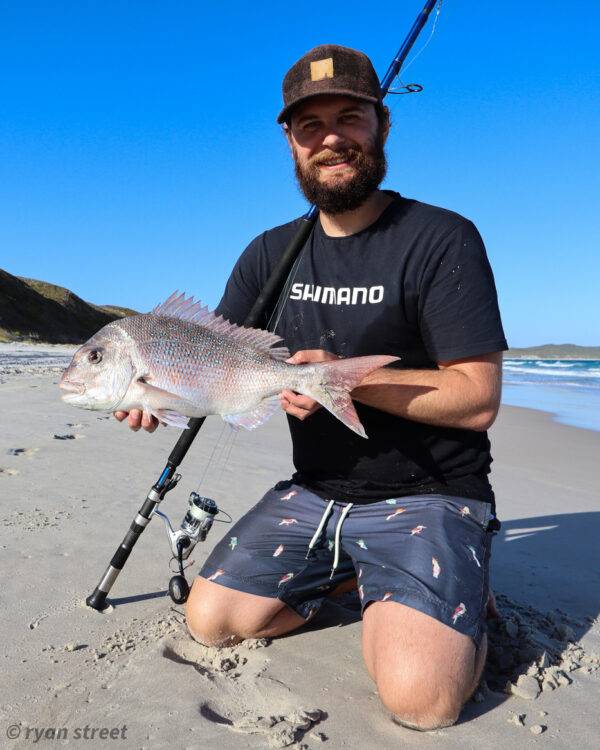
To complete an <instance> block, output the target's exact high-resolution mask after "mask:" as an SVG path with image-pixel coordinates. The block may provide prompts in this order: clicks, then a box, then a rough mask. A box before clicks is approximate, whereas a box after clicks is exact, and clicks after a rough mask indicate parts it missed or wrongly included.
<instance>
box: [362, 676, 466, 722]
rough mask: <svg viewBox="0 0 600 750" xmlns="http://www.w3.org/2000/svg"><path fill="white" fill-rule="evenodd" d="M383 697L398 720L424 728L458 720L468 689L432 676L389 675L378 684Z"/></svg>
mask: <svg viewBox="0 0 600 750" xmlns="http://www.w3.org/2000/svg"><path fill="white" fill-rule="evenodd" d="M377 687H378V690H379V697H380V698H381V702H382V703H383V705H384V706H385V707H386V708H387V709H388V711H390V712H391V714H392V718H393V720H394V721H395V722H397V723H398V724H402V725H403V726H406V727H409V728H410V729H419V730H421V731H426V730H431V729H441V728H443V727H449V726H451V725H452V724H454V723H456V720H457V719H458V716H459V714H460V712H461V709H462V707H463V702H464V690H461V689H459V686H458V685H456V684H454V685H444V684H442V683H436V682H435V681H432V680H429V679H416V678H410V679H409V678H406V677H405V678H402V679H398V678H396V679H392V680H390V679H387V680H385V681H384V682H383V684H378V686H377Z"/></svg>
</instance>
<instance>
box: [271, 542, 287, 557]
mask: <svg viewBox="0 0 600 750" xmlns="http://www.w3.org/2000/svg"><path fill="white" fill-rule="evenodd" d="M284 549H285V547H284V546H283V544H280V545H279V547H277V549H276V550H275V552H273V557H279V555H280V554H281V553H282V552H283V550H284Z"/></svg>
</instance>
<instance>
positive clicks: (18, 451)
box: [6, 448, 39, 458]
mask: <svg viewBox="0 0 600 750" xmlns="http://www.w3.org/2000/svg"><path fill="white" fill-rule="evenodd" d="M38 451H39V448H9V449H8V450H7V451H6V452H7V453H8V455H9V456H27V458H31V456H33V455H34V454H35V453H37V452H38Z"/></svg>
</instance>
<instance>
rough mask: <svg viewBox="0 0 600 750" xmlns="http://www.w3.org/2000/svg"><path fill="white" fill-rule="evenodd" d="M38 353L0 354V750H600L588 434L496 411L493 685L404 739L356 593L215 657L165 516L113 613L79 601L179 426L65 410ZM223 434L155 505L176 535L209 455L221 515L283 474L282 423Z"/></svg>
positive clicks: (594, 439) (217, 425)
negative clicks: (372, 655) (174, 573)
mask: <svg viewBox="0 0 600 750" xmlns="http://www.w3.org/2000/svg"><path fill="white" fill-rule="evenodd" d="M13 349H14V347H13ZM11 351H12V350H11ZM32 352H33V353H34V354H35V358H34V359H35V361H34V362H32V363H31V362H30V363H29V364H25V363H24V362H23V360H22V359H21V360H20V361H19V362H17V363H16V364H15V363H14V362H13V363H11V364H10V365H4V366H3V365H2V356H6V354H7V348H6V347H1V346H0V381H1V382H0V414H1V415H2V417H1V420H2V422H1V423H2V430H1V431H0V560H1V561H2V570H3V572H4V575H3V585H2V587H1V588H0V612H1V614H0V617H1V620H2V634H3V639H2V646H1V649H2V675H3V679H2V683H1V684H2V687H1V688H0V719H1V722H0V736H2V737H4V736H5V734H6V733H7V732H9V731H10V732H12V733H20V737H19V738H17V739H7V740H6V742H3V743H2V746H3V747H10V748H20V747H29V746H31V745H32V744H37V743H38V742H39V743H40V744H42V743H44V742H46V743H48V742H52V743H53V745H52V746H54V745H58V746H70V747H72V746H79V745H78V743H80V742H81V741H82V739H86V738H87V741H88V743H89V744H88V745H86V746H89V747H97V746H98V747H104V746H106V745H108V744H110V745H111V746H115V745H116V746H119V747H128V748H129V747H132V748H143V747H144V748H189V749H191V748H198V749H199V748H206V747H213V748H216V749H217V750H218V749H219V748H220V749H225V748H227V749H229V748H232V749H233V750H237V748H269V747H296V748H300V747H305V748H317V747H331V748H356V749H357V750H358V749H359V748H360V749H361V750H362V749H363V748H378V749H379V748H382V749H384V750H385V749H386V748H390V750H391V748H397V747H399V746H406V747H432V746H433V745H434V743H443V746H444V747H445V748H451V749H454V748H480V747H486V748H506V747H511V748H521V747H529V746H531V747H533V746H536V745H539V746H543V747H548V748H559V747H560V748H563V747H564V748H567V747H569V748H570V747H578V748H596V747H597V746H598V719H597V706H598V700H599V697H600V669H599V666H600V658H599V655H600V623H599V620H598V614H599V610H598V603H599V602H600V573H599V566H598V559H599V555H598V538H599V537H600V509H599V500H600V491H599V489H598V488H599V487H600V483H599V482H598V477H597V464H598V456H599V455H600V433H595V432H591V431H586V430H580V429H576V428H571V427H566V426H563V425H559V424H557V423H555V422H554V421H553V420H552V418H551V416H550V415H548V414H544V413H541V412H536V411H532V410H527V409H519V408H510V407H504V408H503V409H502V411H501V415H500V417H499V419H498V421H497V422H496V424H495V425H494V427H493V429H492V440H493V444H494V457H495V462H494V472H493V479H494V483H495V488H496V495H497V503H498V511H499V516H500V518H501V519H502V521H503V528H502V531H501V532H500V534H499V535H498V537H497V539H496V544H495V547H494V552H493V565H492V581H493V586H494V589H495V591H496V594H497V598H498V606H499V608H500V610H501V612H502V614H503V620H502V622H501V623H494V624H493V625H492V630H491V632H490V641H491V646H490V657H489V660H488V665H487V669H486V675H485V681H484V682H483V683H482V685H481V687H480V689H479V690H478V691H477V693H476V694H475V696H474V697H473V699H472V700H471V701H470V702H469V703H468V704H467V706H466V707H465V709H464V711H463V713H462V715H461V718H460V720H459V722H458V724H457V725H455V726H453V727H450V728H448V729H444V730H440V731H436V732H427V733H417V732H412V731H410V730H408V729H404V728H402V727H399V726H397V725H395V724H393V723H392V722H391V721H390V719H389V716H388V715H387V713H386V711H385V710H384V709H383V708H382V707H381V705H380V703H379V701H378V698H377V695H376V692H375V690H374V686H373V684H372V683H371V680H370V678H369V677H368V675H367V673H366V670H365V668H364V666H363V663H362V659H361V654H360V628H361V626H360V619H359V617H358V612H359V607H358V602H357V599H356V596H355V595H354V594H349V595H345V596H344V597H341V598H340V599H338V600H337V601H335V602H333V603H331V604H328V605H326V606H325V607H324V608H323V610H322V611H321V613H319V615H318V616H317V617H316V618H315V619H314V620H313V621H312V622H311V624H310V626H308V627H307V628H305V629H304V630H302V631H300V632H298V633H297V634H295V635H293V636H290V637H287V638H282V639H278V640H275V641H273V642H271V643H269V642H268V641H251V642H247V643H244V644H241V645H240V646H237V647H235V648H231V649H223V650H220V651H218V650H216V649H211V648H205V647H203V646H200V645H199V644H197V643H194V642H193V641H192V640H191V639H190V638H189V636H188V635H187V631H186V629H185V624H184V617H183V608H182V607H181V606H177V605H174V604H173V603H172V602H171V600H170V599H169V598H168V596H167V593H166V588H167V584H168V580H169V577H170V571H169V558H170V553H169V548H168V545H167V539H166V535H165V530H164V526H163V524H162V522H161V521H160V519H155V520H153V522H152V523H151V524H150V526H149V527H148V529H147V530H146V532H145V533H144V534H143V536H142V538H141V540H140V542H139V543H138V545H137V546H136V548H135V551H134V552H133V554H132V556H131V558H130V560H129V562H128V564H127V566H126V568H125V570H124V572H123V574H122V575H121V577H120V578H119V580H118V581H117V583H116V585H115V587H114V589H113V592H112V606H111V607H110V608H109V610H108V611H106V612H105V613H103V614H99V613H97V612H95V611H93V610H90V609H88V608H87V607H86V606H85V604H84V598H85V596H86V595H87V594H89V593H91V591H92V590H93V588H94V586H95V585H96V583H97V581H98V579H99V577H100V575H101V574H102V572H103V571H104V569H105V567H106V565H107V563H108V561H109V560H110V557H111V556H112V554H113V552H114V550H115V549H116V547H117V546H118V544H119V543H120V541H121V539H122V537H123V535H124V533H125V531H126V530H127V528H128V526H129V523H130V522H131V520H132V518H133V516H134V515H135V513H136V511H137V510H138V508H139V506H140V505H141V502H142V500H143V497H144V496H145V494H146V492H147V490H148V489H149V486H150V485H151V484H152V483H153V482H154V481H155V479H156V478H157V476H158V474H159V472H160V470H161V469H162V467H163V465H164V463H165V460H166V456H167V455H168V453H169V451H170V449H171V447H172V445H173V444H174V442H175V439H176V437H177V435H178V431H177V430H174V429H171V428H164V429H161V430H159V431H158V432H157V433H155V434H154V435H147V434H145V433H137V434H136V433H132V432H130V431H129V430H127V429H126V428H125V427H124V426H123V425H119V424H117V423H116V422H115V421H114V420H112V419H108V418H106V417H105V415H102V414H98V413H94V412H86V411H81V410H77V409H74V408H72V407H69V406H67V405H65V404H63V403H62V402H61V401H60V399H59V394H58V389H57V387H56V381H57V373H58V372H59V371H60V367H61V363H62V360H61V357H63V358H64V357H65V356H67V355H68V352H69V350H68V349H65V350H64V351H61V352H57V351H56V348H55V347H50V348H43V347H30V348H29V349H28V350H27V352H26V354H27V355H28V356H30V355H31V354H32ZM41 353H43V354H44V356H41V357H40V356H38V355H40V354H41ZM48 357H58V360H57V361H56V360H53V359H48ZM30 358H31V356H30ZM228 435H229V432H228V428H226V429H225V431H223V426H222V423H221V422H220V420H218V419H213V418H210V419H208V420H207V424H206V426H205V428H204V429H203V430H202V432H201V435H200V437H199V438H198V440H197V441H196V443H195V444H194V446H193V447H192V449H191V451H190V453H189V455H188V457H187V458H186V460H185V461H184V463H183V464H182V467H181V471H182V473H183V479H182V481H181V484H180V486H179V487H178V489H177V490H175V491H174V492H173V493H171V494H170V495H168V496H167V499H166V500H165V501H164V503H163V505H162V510H163V511H165V512H167V513H168V514H169V515H170V516H171V520H172V522H173V524H174V525H178V524H179V523H180V521H181V519H182V517H183V514H184V512H185V508H186V501H187V496H188V493H189V492H190V491H191V490H194V489H197V486H198V482H199V480H200V478H201V477H202V475H203V474H204V473H205V470H206V467H207V460H208V457H209V455H210V453H211V452H212V449H213V447H214V445H215V441H217V444H218V445H219V446H221V449H222V450H220V454H221V457H220V456H219V451H217V454H216V455H215V456H214V457H213V460H212V462H211V463H210V465H209V469H208V471H207V472H206V476H205V482H204V484H203V485H202V491H203V492H204V493H205V494H209V495H211V496H212V497H214V498H215V499H216V500H217V502H218V503H219V505H220V506H221V507H222V508H223V509H224V510H226V511H227V512H229V513H230V514H231V516H233V518H234V519H237V518H239V517H240V515H241V514H242V513H243V512H244V510H245V509H248V508H249V507H251V505H253V504H254V503H255V502H256V501H257V500H258V499H259V497H260V496H261V494H262V493H263V492H264V491H265V490H266V489H267V488H268V487H269V486H270V485H271V484H272V483H273V482H274V481H276V480H277V479H280V478H285V477H287V476H289V474H290V472H291V461H290V444H289V438H288V435H287V429H286V426H285V421H284V419H283V418H282V417H280V416H277V417H276V418H274V419H273V420H271V422H269V423H268V424H267V425H265V426H264V427H262V428H261V429H260V430H257V431H255V432H252V433H248V432H241V433H239V434H238V435H237V436H236V437H235V440H234V441H233V444H232V445H231V440H229V439H228ZM227 531H228V526H226V525H225V524H216V525H215V527H214V528H213V530H212V531H211V533H210V535H209V537H208V540H207V541H206V542H205V543H204V544H198V545H197V547H196V549H195V550H194V552H193V554H192V558H193V560H194V561H195V562H194V564H193V565H192V567H191V568H190V570H189V571H188V579H189V580H190V581H191V580H192V579H193V575H194V574H195V573H196V572H197V569H198V567H199V565H200V564H201V562H202V561H203V560H204V559H205V557H206V556H207V554H208V552H209V551H210V549H211V548H212V546H213V545H214V544H215V543H216V542H217V540H218V539H219V538H220V537H221V536H222V535H223V534H225V533H227ZM13 725H16V728H14V726H13ZM86 727H87V729H86ZM9 728H10V730H9ZM102 728H104V729H106V732H105V733H104V734H105V735H108V736H107V737H104V736H101V735H100V730H101V729H102ZM28 731H29V738H27V732H28ZM111 731H112V735H111V734H110V732H111ZM61 733H62V734H61ZM92 734H93V738H92V739H90V738H91V737H92ZM36 737H37V742H36ZM53 737H59V738H60V739H52V738H53ZM65 737H66V739H65ZM111 737H112V739H111ZM45 746H48V745H47V744H46V745H45Z"/></svg>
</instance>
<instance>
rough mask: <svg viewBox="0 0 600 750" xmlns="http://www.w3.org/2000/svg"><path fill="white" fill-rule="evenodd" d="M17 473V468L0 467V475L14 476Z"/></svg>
mask: <svg viewBox="0 0 600 750" xmlns="http://www.w3.org/2000/svg"><path fill="white" fill-rule="evenodd" d="M18 473H19V470H18V469H2V468H0V476H2V477H14V476H16V475H17V474H18Z"/></svg>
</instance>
